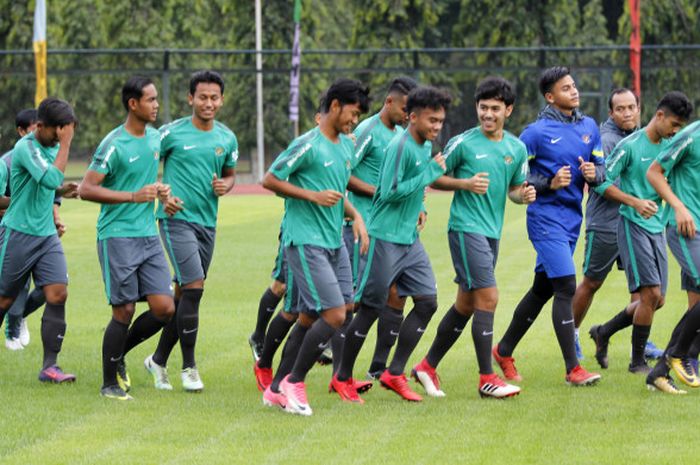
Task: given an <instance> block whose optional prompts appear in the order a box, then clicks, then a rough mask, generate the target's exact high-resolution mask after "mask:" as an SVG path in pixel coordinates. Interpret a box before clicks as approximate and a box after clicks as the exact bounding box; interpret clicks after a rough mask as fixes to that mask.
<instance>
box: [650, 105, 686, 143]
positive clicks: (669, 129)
mask: <svg viewBox="0 0 700 465" xmlns="http://www.w3.org/2000/svg"><path fill="white" fill-rule="evenodd" d="M685 123H686V121H685V120H684V119H682V118H679V117H678V116H676V115H674V114H673V113H665V112H664V111H663V110H659V111H657V112H656V130H657V131H658V133H659V135H660V136H661V137H663V138H669V137H673V136H675V135H676V134H677V133H678V131H680V130H681V129H683V126H685Z"/></svg>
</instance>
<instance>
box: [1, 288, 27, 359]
mask: <svg viewBox="0 0 700 465" xmlns="http://www.w3.org/2000/svg"><path fill="white" fill-rule="evenodd" d="M30 281H31V278H29V277H28V278H27V282H26V283H25V285H24V286H23V287H22V289H21V290H20V292H19V294H18V295H17V298H16V299H15V301H14V302H13V303H12V306H10V309H9V310H8V312H7V316H6V317H5V347H7V348H8V349H9V350H14V351H16V350H22V349H24V344H23V343H22V341H21V340H20V331H21V328H22V320H23V319H22V313H23V311H24V305H25V303H26V301H27V296H28V294H29V282H30ZM28 342H29V341H27V343H28Z"/></svg>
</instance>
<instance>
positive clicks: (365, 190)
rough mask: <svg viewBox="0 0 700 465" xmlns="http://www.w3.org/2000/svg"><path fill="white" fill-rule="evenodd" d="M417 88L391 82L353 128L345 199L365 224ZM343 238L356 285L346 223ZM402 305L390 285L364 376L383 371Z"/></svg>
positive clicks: (355, 256) (403, 79)
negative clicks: (410, 97) (392, 144)
mask: <svg viewBox="0 0 700 465" xmlns="http://www.w3.org/2000/svg"><path fill="white" fill-rule="evenodd" d="M417 85H418V84H417V83H416V81H414V80H413V79H411V78H409V77H407V76H400V77H398V78H396V79H394V80H393V81H392V82H391V84H389V89H388V90H387V95H386V97H385V98H384V105H383V106H382V109H381V110H380V111H379V112H378V113H376V114H375V115H373V116H371V117H369V118H367V119H366V120H364V121H362V122H361V123H360V124H359V125H358V126H357V128H355V131H354V134H355V137H356V141H355V161H354V166H353V170H352V174H351V176H350V181H349V182H348V198H349V199H350V200H351V201H352V204H353V205H354V206H355V208H356V209H357V211H358V212H359V213H360V215H362V218H364V219H365V222H367V221H368V220H369V212H370V209H371V207H372V197H373V196H374V193H375V191H376V188H377V180H378V178H379V172H380V169H381V166H382V161H383V160H384V150H385V149H386V147H387V145H388V144H389V142H391V139H393V138H394V136H396V134H399V133H401V132H403V131H404V128H403V125H404V124H406V122H407V120H408V114H407V113H406V101H407V99H408V93H409V92H410V91H411V90H413V89H414V88H415V87H416V86H417ZM425 219H426V214H425V212H421V214H420V217H419V222H420V224H421V227H422V226H423V225H424V224H425ZM343 239H344V241H345V246H346V247H347V249H348V253H349V254H350V263H351V264H352V270H353V282H355V281H356V279H357V267H358V266H359V262H360V260H359V253H358V244H357V243H354V242H353V232H352V225H351V224H349V223H346V225H345V227H344V228H343ZM405 303H406V299H405V298H400V297H398V295H397V293H396V287H395V286H392V287H391V290H390V292H389V299H388V301H387V303H386V309H387V310H388V311H382V312H380V314H379V321H378V323H377V342H376V345H375V348H374V355H373V356H372V362H371V364H370V367H369V370H368V373H367V374H368V377H369V378H374V379H379V376H381V374H382V373H383V372H384V370H385V369H386V361H387V359H388V358H389V352H390V351H391V348H392V347H393V346H394V343H395V342H396V338H397V337H398V335H399V328H400V327H401V322H402V321H403V308H404V305H405ZM348 323H349V322H348ZM332 342H333V352H334V353H336V354H337V355H338V356H337V357H335V358H334V359H333V362H334V363H333V368H334V370H333V371H334V372H335V371H337V368H338V365H339V363H340V351H341V347H342V344H343V339H342V338H341V337H340V334H336V335H335V336H334V337H333V340H332Z"/></svg>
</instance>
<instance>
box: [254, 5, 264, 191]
mask: <svg viewBox="0 0 700 465" xmlns="http://www.w3.org/2000/svg"><path fill="white" fill-rule="evenodd" d="M255 51H256V54H255V87H256V95H257V116H258V122H257V133H258V134H257V135H258V137H257V139H258V157H257V158H258V163H257V165H258V166H257V176H256V177H257V182H262V179H263V176H264V174H265V126H264V122H263V81H262V80H263V74H262V67H263V65H262V53H261V51H262V8H261V6H260V0H255Z"/></svg>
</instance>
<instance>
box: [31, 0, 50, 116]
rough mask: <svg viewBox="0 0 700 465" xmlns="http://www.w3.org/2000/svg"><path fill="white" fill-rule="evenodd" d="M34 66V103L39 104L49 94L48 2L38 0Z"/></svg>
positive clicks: (35, 23) (35, 10) (34, 39)
mask: <svg viewBox="0 0 700 465" xmlns="http://www.w3.org/2000/svg"><path fill="white" fill-rule="evenodd" d="M32 42H33V49H34V67H35V72H36V92H35V94H34V104H35V106H37V107H38V106H39V104H40V103H41V101H42V100H44V99H45V98H46V95H47V83H46V2H45V0H36V4H35V5H34V38H33V40H32Z"/></svg>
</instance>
